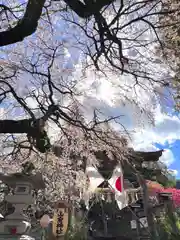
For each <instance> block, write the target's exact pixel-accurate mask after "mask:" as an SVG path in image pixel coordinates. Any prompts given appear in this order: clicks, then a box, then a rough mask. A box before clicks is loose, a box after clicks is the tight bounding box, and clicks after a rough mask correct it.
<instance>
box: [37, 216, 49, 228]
mask: <svg viewBox="0 0 180 240" xmlns="http://www.w3.org/2000/svg"><path fill="white" fill-rule="evenodd" d="M50 222H51V219H50V217H49V216H48V215H47V214H45V215H43V216H42V218H41V219H40V225H41V227H43V228H47V227H48V225H49V223H50Z"/></svg>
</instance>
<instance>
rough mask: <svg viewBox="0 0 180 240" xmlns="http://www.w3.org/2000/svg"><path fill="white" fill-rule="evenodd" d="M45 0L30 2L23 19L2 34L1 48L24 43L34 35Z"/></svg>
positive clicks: (31, 0) (0, 39) (0, 37)
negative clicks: (25, 39) (24, 40)
mask: <svg viewBox="0 0 180 240" xmlns="http://www.w3.org/2000/svg"><path fill="white" fill-rule="evenodd" d="M44 4H45V0H38V1H37V0H29V1H28V4H27V7H26V11H25V14H24V16H23V18H22V19H21V20H20V21H19V22H18V23H17V25H16V26H15V27H13V28H11V29H9V30H6V31H3V32H0V46H6V45H9V44H13V43H16V42H20V41H23V39H24V38H25V37H28V36H30V35H32V34H33V33H34V32H35V31H36V29H37V26H38V20H39V19H40V16H41V14H42V9H43V6H44Z"/></svg>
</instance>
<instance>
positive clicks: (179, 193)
mask: <svg viewBox="0 0 180 240" xmlns="http://www.w3.org/2000/svg"><path fill="white" fill-rule="evenodd" d="M147 186H148V190H149V195H151V196H154V195H157V193H172V200H173V203H174V206H175V207H180V189H176V188H164V187H163V186H161V185H160V184H158V183H156V182H150V181H147Z"/></svg>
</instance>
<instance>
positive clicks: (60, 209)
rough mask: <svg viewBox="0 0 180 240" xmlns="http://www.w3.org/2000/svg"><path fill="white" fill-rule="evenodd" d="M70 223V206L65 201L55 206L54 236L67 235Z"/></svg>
mask: <svg viewBox="0 0 180 240" xmlns="http://www.w3.org/2000/svg"><path fill="white" fill-rule="evenodd" d="M68 222H69V205H68V204H67V203H66V202H64V201H59V202H58V203H57V204H56V206H55V211H54V216H53V226H52V231H53V235H54V236H56V237H60V236H63V235H65V234H66V232H67V229H68Z"/></svg>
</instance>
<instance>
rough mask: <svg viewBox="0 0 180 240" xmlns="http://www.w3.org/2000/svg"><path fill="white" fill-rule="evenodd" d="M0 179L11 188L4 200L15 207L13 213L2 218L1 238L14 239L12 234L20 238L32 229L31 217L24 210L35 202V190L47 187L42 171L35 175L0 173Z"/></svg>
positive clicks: (0, 224) (0, 223) (0, 226)
mask: <svg viewBox="0 0 180 240" xmlns="http://www.w3.org/2000/svg"><path fill="white" fill-rule="evenodd" d="M0 180H1V181H2V183H4V184H6V185H7V186H8V187H9V188H10V189H11V191H10V192H9V193H7V194H6V195H5V197H4V200H5V201H6V202H7V203H9V204H10V205H12V206H13V208H14V210H13V212H12V213H10V214H8V215H6V216H4V218H2V219H1V220H0V239H12V236H13V237H14V238H15V239H20V237H21V236H22V235H27V234H28V232H29V230H30V229H31V223H30V219H29V217H28V216H27V215H26V214H25V213H24V211H23V210H24V209H27V207H28V206H29V205H34V204H35V194H34V191H35V190H36V191H38V190H40V189H44V188H45V184H44V181H43V179H42V175H41V174H40V173H37V174H34V175H33V174H30V175H27V174H23V173H14V174H9V175H4V174H2V173H0ZM14 238H13V239H14Z"/></svg>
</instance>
